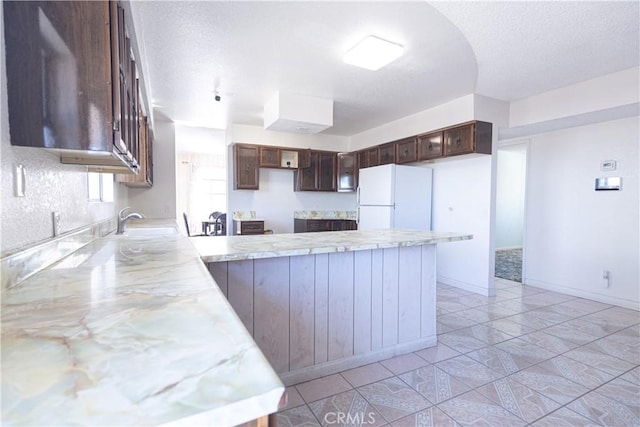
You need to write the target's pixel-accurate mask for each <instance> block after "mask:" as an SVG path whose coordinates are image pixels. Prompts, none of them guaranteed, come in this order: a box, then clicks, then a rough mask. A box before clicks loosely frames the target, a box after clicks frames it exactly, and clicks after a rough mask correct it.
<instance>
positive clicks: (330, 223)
mask: <svg viewBox="0 0 640 427" xmlns="http://www.w3.org/2000/svg"><path fill="white" fill-rule="evenodd" d="M357 228H358V225H357V223H356V221H354V220H350V219H300V218H294V220H293V232H294V233H310V232H316V231H345V230H356V229H357Z"/></svg>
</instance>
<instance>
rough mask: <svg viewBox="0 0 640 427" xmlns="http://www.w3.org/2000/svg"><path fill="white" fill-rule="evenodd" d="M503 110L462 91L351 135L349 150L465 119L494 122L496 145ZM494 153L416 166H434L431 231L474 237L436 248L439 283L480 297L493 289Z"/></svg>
mask: <svg viewBox="0 0 640 427" xmlns="http://www.w3.org/2000/svg"><path fill="white" fill-rule="evenodd" d="M508 114H509V107H508V104H507V103H505V102H503V101H498V100H495V99H491V98H487V97H484V96H479V95H467V96H464V97H461V98H458V99H455V100H453V101H450V102H448V103H446V104H442V105H440V106H438V107H434V108H430V109H428V110H425V111H422V112H420V113H417V114H414V115H411V116H408V117H404V118H402V119H399V120H396V121H394V122H391V123H387V124H385V125H383V126H380V127H377V128H374V129H370V130H367V131H365V132H362V133H360V134H357V135H354V136H352V138H351V143H350V148H351V150H359V149H361V148H365V147H368V146H371V145H376V144H380V143H384V142H389V141H393V140H396V139H399V138H402V137H406V136H410V135H415V134H418V133H422V132H428V131H431V130H434V129H438V128H442V127H446V126H451V125H455V124H457V123H463V122H466V121H470V120H483V121H488V122H491V123H494V130H493V143H494V146H495V143H496V141H497V134H498V127H499V126H505V125H506V124H507V123H508ZM494 152H495V150H494ZM494 156H495V154H494V155H491V156H487V155H475V156H462V157H457V158H450V159H442V160H438V161H435V162H429V163H417V164H416V165H422V166H425V167H430V168H433V170H434V173H433V197H432V200H433V204H432V213H433V217H432V225H433V228H434V230H436V231H460V232H465V233H471V234H473V240H470V241H465V242H456V243H446V244H442V245H439V246H438V266H437V271H438V281H440V282H442V283H446V284H449V285H453V286H457V287H460V288H463V289H467V290H470V291H473V292H477V293H481V294H484V295H491V294H493V292H494V286H493V267H494V251H493V248H494V243H493V242H494V236H493V223H494V218H495V212H494V211H495V202H494V197H493V194H494V191H495V167H494V163H495V162H494V160H493V159H494Z"/></svg>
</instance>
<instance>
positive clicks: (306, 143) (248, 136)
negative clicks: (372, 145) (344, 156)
mask: <svg viewBox="0 0 640 427" xmlns="http://www.w3.org/2000/svg"><path fill="white" fill-rule="evenodd" d="M227 141H228V142H229V143H231V142H239V143H244V144H259V145H275V146H280V147H291V148H313V149H316V150H327V151H350V150H349V138H347V137H345V136H336V135H324V134H321V133H320V134H311V135H303V134H295V133H286V132H275V131H272V130H265V129H263V128H262V127H260V126H249V125H233V126H231V128H230V131H229V132H227Z"/></svg>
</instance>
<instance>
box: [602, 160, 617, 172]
mask: <svg viewBox="0 0 640 427" xmlns="http://www.w3.org/2000/svg"><path fill="white" fill-rule="evenodd" d="M600 170H601V171H614V170H616V161H615V160H604V161H602V162H600Z"/></svg>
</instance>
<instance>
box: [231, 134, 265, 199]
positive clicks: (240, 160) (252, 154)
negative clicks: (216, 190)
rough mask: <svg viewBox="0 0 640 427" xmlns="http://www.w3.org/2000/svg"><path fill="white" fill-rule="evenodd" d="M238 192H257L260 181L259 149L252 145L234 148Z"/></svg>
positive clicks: (235, 185)
mask: <svg viewBox="0 0 640 427" xmlns="http://www.w3.org/2000/svg"><path fill="white" fill-rule="evenodd" d="M234 154H235V162H234V163H235V183H234V187H235V189H236V190H257V189H258V185H259V181H258V179H259V178H258V173H259V170H260V169H259V166H258V147H255V146H251V145H236V146H234Z"/></svg>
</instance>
